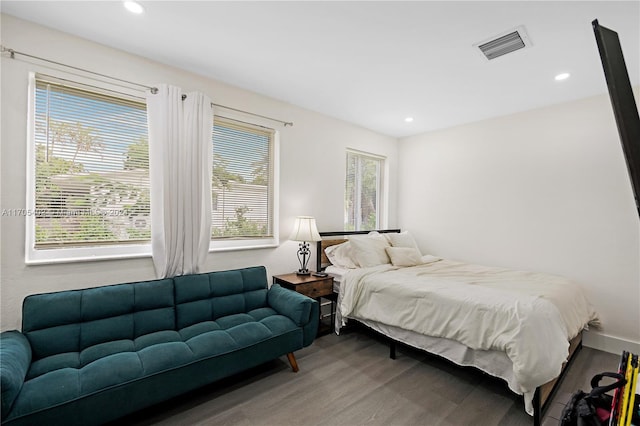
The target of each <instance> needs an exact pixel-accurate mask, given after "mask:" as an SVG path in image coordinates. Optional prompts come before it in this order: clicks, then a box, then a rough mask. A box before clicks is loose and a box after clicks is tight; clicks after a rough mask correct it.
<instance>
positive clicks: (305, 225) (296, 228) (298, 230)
mask: <svg viewBox="0 0 640 426" xmlns="http://www.w3.org/2000/svg"><path fill="white" fill-rule="evenodd" d="M289 239H290V240H293V241H320V240H321V239H322V238H321V237H320V234H318V228H317V227H316V220H315V219H314V218H313V217H311V216H298V217H296V222H295V223H294V225H293V232H292V233H291V236H290V237H289Z"/></svg>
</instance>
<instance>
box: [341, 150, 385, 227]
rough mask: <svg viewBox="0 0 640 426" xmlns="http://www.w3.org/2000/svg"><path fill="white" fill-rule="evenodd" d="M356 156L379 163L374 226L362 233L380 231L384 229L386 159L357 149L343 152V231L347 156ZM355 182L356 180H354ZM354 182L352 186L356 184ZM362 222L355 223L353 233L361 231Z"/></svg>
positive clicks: (346, 216) (346, 217) (345, 206)
mask: <svg viewBox="0 0 640 426" xmlns="http://www.w3.org/2000/svg"><path fill="white" fill-rule="evenodd" d="M350 155H352V156H356V157H358V158H361V159H362V158H364V159H370V160H377V161H379V162H380V163H379V170H378V176H377V179H376V225H375V226H374V228H373V229H366V230H364V231H372V230H375V229H382V228H385V227H386V222H387V219H386V213H387V201H386V200H387V198H386V197H387V191H386V189H387V177H386V176H387V167H388V166H387V157H385V156H383V155H379V154H373V153H371V152H366V151H360V150H357V149H352V148H347V150H346V152H345V166H346V167H345V179H344V185H345V186H344V202H343V203H344V204H343V209H344V225H343V226H344V229H345V230H348V229H347V228H348V226H347V225H348V219H349V217H348V211H347V205H346V201H347V188H346V186H347V179H348V175H347V168H348V166H349V156H350ZM356 182H357V180H356ZM356 182H354V184H355V183H356ZM359 188H360V189H359V192H361V187H359ZM357 216H358V217H360V216H361V214H358V215H357ZM361 225H362V221H360V223H356V224H354V229H353V230H354V231H363V229H362V226H361Z"/></svg>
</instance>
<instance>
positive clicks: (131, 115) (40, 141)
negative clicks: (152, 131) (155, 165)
mask: <svg viewBox="0 0 640 426" xmlns="http://www.w3.org/2000/svg"><path fill="white" fill-rule="evenodd" d="M34 126H35V127H34V130H33V134H34V139H35V150H34V154H35V159H34V162H33V164H35V170H34V174H35V176H34V179H33V181H34V183H35V190H34V197H35V202H34V203H33V204H32V205H34V206H35V209H34V211H33V215H34V216H35V220H34V221H33V226H34V227H35V229H33V235H34V238H33V240H34V241H33V244H34V248H35V249H40V250H42V249H52V248H67V247H88V246H100V245H113V244H123V243H140V242H148V241H149V240H150V234H151V228H150V227H151V225H150V215H149V148H148V142H147V141H148V139H147V117H146V107H145V104H144V102H143V101H140V100H135V99H134V98H132V97H131V98H129V97H128V96H127V95H122V96H120V95H115V94H113V93H111V92H106V91H105V92H102V93H101V92H100V90H99V89H95V90H94V89H87V88H85V87H83V86H81V85H78V86H75V85H70V84H69V83H67V82H60V81H56V80H55V79H53V78H49V77H46V78H45V77H41V76H38V75H37V76H36V83H35V96H34Z"/></svg>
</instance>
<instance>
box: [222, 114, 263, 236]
mask: <svg viewBox="0 0 640 426" xmlns="http://www.w3.org/2000/svg"><path fill="white" fill-rule="evenodd" d="M274 135H275V131H274V130H272V129H268V128H265V127H261V126H256V125H252V124H248V123H244V122H241V121H236V120H232V119H229V118H223V117H219V116H216V117H214V125H213V176H212V182H211V191H212V210H211V213H212V214H211V237H212V240H213V241H216V240H217V241H220V240H229V239H236V240H246V239H252V240H253V239H269V238H273V237H274V204H275V201H274V145H275V143H274Z"/></svg>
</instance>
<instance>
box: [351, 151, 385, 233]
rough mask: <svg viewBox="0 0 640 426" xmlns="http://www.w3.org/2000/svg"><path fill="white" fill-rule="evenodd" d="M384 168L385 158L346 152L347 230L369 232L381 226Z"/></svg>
mask: <svg viewBox="0 0 640 426" xmlns="http://www.w3.org/2000/svg"><path fill="white" fill-rule="evenodd" d="M383 170H384V158H383V157H379V156H374V155H370V154H364V153H360V152H355V151H347V175H346V184H345V197H344V210H345V211H344V218H345V223H344V229H345V230H346V231H369V230H373V229H377V228H379V227H380V225H381V223H380V222H381V200H382V182H383V180H382V178H383V176H382V174H383Z"/></svg>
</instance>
